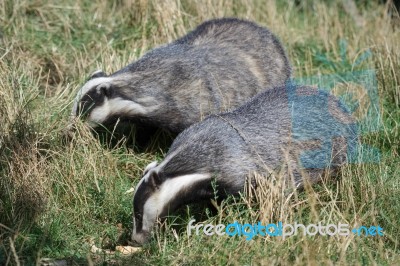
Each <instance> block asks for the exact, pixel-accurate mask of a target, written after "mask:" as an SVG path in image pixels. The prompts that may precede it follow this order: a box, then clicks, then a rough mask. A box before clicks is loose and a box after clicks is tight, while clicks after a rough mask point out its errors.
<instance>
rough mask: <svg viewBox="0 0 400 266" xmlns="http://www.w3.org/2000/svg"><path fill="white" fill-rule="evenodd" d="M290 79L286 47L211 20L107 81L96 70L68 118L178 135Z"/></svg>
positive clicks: (243, 27) (241, 26)
mask: <svg viewBox="0 0 400 266" xmlns="http://www.w3.org/2000/svg"><path fill="white" fill-rule="evenodd" d="M290 74H291V67H290V64H289V61H288V59H287V57H286V54H285V52H284V49H283V47H282V45H281V44H280V42H279V41H278V39H277V38H276V37H275V36H274V35H273V34H272V33H271V32H270V31H269V30H267V29H266V28H263V27H260V26H258V25H256V24H255V23H252V22H249V21H244V20H240V19H235V18H223V19H214V20H210V21H207V22H205V23H203V24H201V25H199V26H198V27H197V28H196V29H194V30H193V31H192V32H190V33H188V34H187V35H186V36H183V37H182V38H180V39H178V40H176V41H174V42H172V43H170V44H167V45H165V46H161V47H159V48H156V49H154V50H151V51H149V52H148V53H147V54H145V55H144V56H143V57H142V58H141V59H139V60H138V61H136V62H134V63H132V64H130V65H128V66H126V67H125V68H123V69H121V70H119V71H117V72H115V73H113V74H111V75H109V76H107V75H106V74H105V73H103V72H101V71H97V72H95V73H94V74H93V75H92V76H91V78H90V79H89V80H88V81H87V82H86V84H84V86H83V87H82V88H81V90H80V91H79V92H78V94H77V96H76V99H75V102H74V106H73V110H72V114H71V116H72V118H75V117H77V116H81V117H82V118H84V119H85V121H86V122H87V123H88V124H89V125H91V126H92V127H96V126H97V125H98V124H103V125H105V126H111V127H112V126H114V125H115V123H116V121H119V122H121V121H129V123H134V124H141V125H143V126H151V127H157V128H163V129H166V130H168V131H170V132H175V133H179V132H181V131H182V130H183V129H185V128H187V127H188V126H190V125H191V124H193V123H195V122H198V121H200V120H201V119H202V118H203V117H205V116H206V115H209V114H212V113H219V112H221V111H226V110H229V109H230V108H233V107H237V106H239V105H240V104H242V103H243V102H245V101H246V100H248V99H249V98H251V97H252V96H254V95H256V94H257V93H259V92H260V91H262V90H263V89H264V88H268V87H275V86H280V85H283V84H284V83H285V81H286V80H288V79H289V77H290Z"/></svg>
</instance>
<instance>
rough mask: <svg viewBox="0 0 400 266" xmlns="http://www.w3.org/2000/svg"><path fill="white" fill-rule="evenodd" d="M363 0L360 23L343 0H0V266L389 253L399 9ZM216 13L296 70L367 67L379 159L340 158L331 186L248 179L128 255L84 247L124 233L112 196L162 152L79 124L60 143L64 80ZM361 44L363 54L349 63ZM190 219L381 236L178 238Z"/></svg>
mask: <svg viewBox="0 0 400 266" xmlns="http://www.w3.org/2000/svg"><path fill="white" fill-rule="evenodd" d="M357 3H358V2H357ZM362 4H364V1H360V3H359V5H358V8H359V10H358V11H359V16H360V18H361V20H362V25H361V26H360V23H357V22H355V18H354V17H352V16H351V15H349V14H348V13H347V12H346V10H345V6H344V5H343V2H342V1H333V2H325V1H303V2H301V3H300V4H296V2H295V1H294V2H292V1H284V0H282V1H272V0H266V1H257V0H254V1H252V0H239V1H234V0H205V1H179V0H167V1H162V2H159V1H151V0H137V1H129V0H122V1H111V2H110V1H100V0H95V1H87V0H78V1H72V0H67V1H62V2H54V1H46V0H34V1H28V0H15V1H11V0H4V1H1V2H0V44H1V45H0V77H1V78H0V264H1V263H3V264H8V265H13V264H18V263H21V264H24V263H25V264H34V263H36V262H39V261H40V259H41V258H44V257H56V258H68V261H69V262H70V263H71V264H74V263H75V264H78V263H82V264H85V263H88V262H94V263H102V262H104V263H108V264H113V263H114V264H118V263H119V264H124V263H125V264H132V263H148V264H165V263H170V264H176V263H177V264H202V263H210V264H218V263H228V264H244V263H252V264H271V263H273V264H317V263H318V264H319V263H324V264H334V263H335V264H380V263H386V264H394V263H396V262H397V261H399V249H398V243H399V234H400V233H399V230H398V229H397V225H398V222H397V221H398V217H399V215H400V207H399V204H398V197H399V196H400V194H399V181H398V178H397V177H398V174H399V172H400V168H399V167H398V165H399V160H398V158H399V150H400V148H399V147H400V143H399V139H400V138H399V130H398V129H399V119H400V113H399V103H400V72H399V71H398V70H399V69H400V52H399V49H398V43H399V40H400V30H399V27H398V24H396V23H397V22H396V21H398V14H396V12H395V11H394V9H393V7H392V6H391V5H380V4H378V3H372V2H371V3H367V4H365V5H362ZM388 14H390V15H388ZM393 14H394V15H393ZM222 16H235V17H240V18H245V19H250V20H254V21H256V22H258V23H260V24H261V25H264V26H267V27H268V28H270V29H271V31H273V32H274V33H275V34H276V35H277V36H279V38H280V39H281V41H282V43H283V44H284V45H285V47H286V50H287V52H288V55H289V57H290V60H291V61H292V63H293V65H294V76H295V77H307V76H313V75H316V74H332V73H334V71H335V70H334V69H332V68H331V67H330V66H329V65H326V64H324V63H323V62H321V61H320V60H318V58H317V56H316V55H318V54H324V55H326V57H327V58H328V59H329V60H330V62H333V63H334V64H336V65H337V66H343V68H342V69H341V70H343V71H351V70H357V69H364V68H373V69H375V71H376V73H377V78H378V89H379V97H380V107H381V110H380V114H381V118H382V119H381V122H382V123H381V126H380V130H379V132H372V133H370V134H367V135H366V136H364V139H365V141H366V142H367V143H369V144H371V145H374V146H376V147H377V148H379V149H380V151H381V155H382V156H381V161H380V163H378V164H362V165H350V166H348V167H345V168H343V169H342V172H341V175H340V178H339V179H338V180H337V181H331V182H328V183H321V184H319V185H317V186H313V187H307V188H306V189H305V190H304V191H302V192H294V194H290V193H289V194H285V193H283V192H282V184H281V183H279V182H275V183H274V182H272V181H270V180H264V181H260V182H261V183H260V186H259V189H258V190H256V191H254V192H252V193H253V197H247V196H244V197H242V198H240V199H229V200H228V201H226V202H223V203H222V205H219V206H217V209H218V210H217V214H216V215H211V212H209V211H204V210H203V209H201V208H200V209H197V208H196V207H191V208H188V209H186V210H183V213H181V214H182V215H180V216H173V217H171V218H170V219H167V221H166V222H165V224H164V225H162V226H161V229H160V230H158V231H157V233H156V235H155V236H154V238H153V241H152V243H150V244H149V245H148V246H147V247H146V248H145V250H144V252H142V253H140V254H137V255H135V256H133V257H130V258H119V257H107V256H106V255H96V254H91V253H90V252H89V250H90V243H91V242H92V241H94V242H96V244H97V245H98V246H111V247H112V246H115V245H116V244H117V243H122V242H124V241H126V240H127V239H128V234H129V230H130V227H131V211H132V210H131V208H132V207H131V197H132V195H131V194H125V191H126V190H128V189H129V188H130V187H131V186H132V185H134V184H136V182H137V181H138V179H139V178H140V175H141V172H142V170H143V168H144V166H145V165H146V164H147V163H149V162H150V161H152V160H154V159H158V160H160V159H161V158H162V156H163V154H164V152H165V151H166V149H167V147H163V149H162V150H157V149H155V150H154V149H153V150H152V152H148V153H141V154H140V153H135V152H134V151H133V150H132V149H131V147H125V146H124V145H121V146H119V147H117V148H116V149H109V148H107V147H104V146H103V145H101V144H100V142H99V141H98V139H97V138H96V136H93V135H92V134H91V133H90V132H88V131H86V130H85V129H84V127H81V128H79V130H78V131H77V132H78V133H77V134H76V136H75V138H74V139H73V141H72V142H71V143H69V144H67V145H66V144H65V143H63V142H62V138H61V133H62V131H63V129H64V128H65V126H66V124H67V121H68V115H69V112H70V108H71V103H72V100H73V98H74V96H75V93H76V91H77V89H78V88H79V87H80V86H81V84H82V83H83V82H84V80H85V79H86V77H87V76H88V75H89V73H91V72H92V71H94V70H96V69H99V68H101V69H103V70H104V71H105V72H107V73H112V72H113V71H116V70H118V69H120V68H121V67H123V66H125V65H126V64H127V63H128V62H131V61H133V60H136V59H137V58H139V57H140V56H141V55H143V54H144V53H145V52H146V51H147V50H149V49H151V48H152V47H155V46H157V45H161V44H164V43H166V42H168V41H171V40H174V39H175V38H177V37H179V36H182V35H183V34H185V33H186V32H187V31H188V30H190V29H192V28H194V27H195V26H196V25H198V24H199V23H201V22H202V21H204V20H206V19H210V18H215V17H222ZM341 39H344V40H346V42H347V51H346V58H347V59H348V60H349V62H350V64H347V65H343V64H342V57H341V54H340V40H341ZM368 49H370V50H371V51H372V57H371V58H369V59H368V60H366V61H365V62H363V63H362V64H361V65H359V66H358V68H357V69H351V65H352V63H354V62H356V61H357V59H358V58H359V57H360V55H361V54H362V53H363V52H365V51H367V50H368ZM351 86H353V85H352V84H342V87H339V88H337V89H338V90H339V91H340V90H345V91H346V90H349V89H352V88H351ZM355 90H357V88H355ZM360 96H362V95H360ZM357 97H358V96H357ZM359 115H360V116H362V115H363V113H362V112H361V113H360V114H359ZM277 180H278V181H279V180H280V179H277ZM249 193H250V191H249ZM192 215H199V216H200V217H201V219H202V220H201V221H203V222H207V223H208V222H210V223H214V222H215V223H217V222H218V223H219V222H225V223H230V222H233V221H234V220H235V219H236V220H240V221H243V222H251V221H257V220H261V221H263V222H264V221H265V222H269V221H278V220H281V221H283V222H290V223H293V222H294V221H297V222H303V223H311V222H313V221H321V222H324V223H331V222H332V223H336V222H337V221H341V222H347V223H349V224H352V225H364V224H365V225H373V224H382V225H383V226H384V227H385V237H383V238H357V237H348V238H344V237H332V238H308V237H303V236H297V237H292V238H290V239H287V240H284V241H283V240H280V239H276V238H271V237H266V238H261V237H259V238H256V239H254V240H253V241H251V242H247V241H245V240H244V239H239V238H222V239H220V238H206V237H193V238H189V237H187V236H186V234H185V226H186V224H187V222H188V219H189V217H190V216H192ZM121 228H122V231H121ZM124 234H125V235H124ZM106 244H107V245H106Z"/></svg>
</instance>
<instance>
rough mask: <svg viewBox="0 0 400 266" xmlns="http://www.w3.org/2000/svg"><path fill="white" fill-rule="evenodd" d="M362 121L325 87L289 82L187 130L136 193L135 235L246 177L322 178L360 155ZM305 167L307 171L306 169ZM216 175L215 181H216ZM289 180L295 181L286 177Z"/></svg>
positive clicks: (235, 188)
mask: <svg viewBox="0 0 400 266" xmlns="http://www.w3.org/2000/svg"><path fill="white" fill-rule="evenodd" d="M356 133H357V127H356V125H355V123H354V121H353V119H352V118H351V116H350V114H349V113H348V112H347V111H346V109H345V108H344V107H343V106H342V104H341V103H340V102H339V101H338V100H337V99H336V98H335V97H333V96H330V95H329V94H327V93H326V92H323V91H319V90H315V89H311V88H309V87H299V86H295V85H287V86H286V87H281V88H276V89H272V90H267V91H265V92H263V93H261V94H259V95H257V96H255V97H254V98H253V99H251V100H250V101H249V102H247V103H245V104H244V105H243V106H241V107H239V108H237V109H235V110H233V111H232V112H227V113H222V114H216V115H211V116H209V117H207V118H206V119H205V120H203V121H201V122H199V123H196V124H194V125H192V126H191V127H189V128H188V129H186V130H185V131H183V132H182V133H181V134H180V135H178V137H177V138H176V139H175V141H174V143H173V144H172V146H171V148H170V150H169V151H168V153H167V155H166V157H165V159H164V160H163V161H162V162H161V163H160V164H159V165H157V164H156V163H152V164H150V165H149V166H148V167H147V168H146V170H145V173H144V177H143V178H142V179H141V181H140V183H139V184H138V185H137V189H136V192H135V196H134V201H133V202H134V228H133V235H132V239H133V240H135V241H137V242H139V243H143V242H144V241H145V240H146V239H147V237H148V233H149V232H150V230H151V228H152V226H153V224H154V222H155V221H156V218H157V217H163V216H165V215H166V214H167V213H168V212H172V211H174V209H176V208H177V207H179V206H180V205H182V204H186V203H190V202H196V201H199V200H203V199H207V198H213V197H214V196H215V195H214V188H213V186H212V182H216V183H215V184H216V185H217V193H218V196H219V197H220V198H221V197H222V198H223V197H224V196H226V195H227V194H233V195H235V194H237V193H238V192H240V191H242V189H243V187H244V183H245V179H246V176H248V175H249V174H252V173H254V172H257V173H259V174H261V175H265V176H268V174H270V173H271V172H272V171H280V172H281V173H282V171H283V172H284V173H285V176H289V173H292V174H293V176H294V179H295V184H294V185H296V186H301V184H302V182H303V178H302V177H304V176H305V177H306V178H308V179H309V181H310V182H315V181H316V180H318V178H319V176H320V174H322V173H323V171H324V169H326V168H331V169H332V168H335V167H336V166H338V165H341V164H343V163H345V162H346V161H347V160H348V159H349V158H350V157H351V158H353V157H352V156H353V155H354V151H355V149H356V144H357V134H356ZM302 172H305V174H304V175H303V174H302ZM213 180H214V181H213ZM288 180H289V179H288Z"/></svg>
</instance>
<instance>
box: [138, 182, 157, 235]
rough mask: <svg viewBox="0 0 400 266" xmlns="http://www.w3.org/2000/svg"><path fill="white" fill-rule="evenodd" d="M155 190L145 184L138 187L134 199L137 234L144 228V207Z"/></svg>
mask: <svg viewBox="0 0 400 266" xmlns="http://www.w3.org/2000/svg"><path fill="white" fill-rule="evenodd" d="M153 193H154V188H153V187H151V186H149V185H148V184H147V183H146V182H143V183H141V184H140V186H139V187H138V189H137V191H136V193H135V197H134V199H133V215H134V219H135V226H136V232H140V231H142V228H143V212H144V210H143V207H144V204H145V203H146V201H147V200H148V199H149V198H150V197H151V195H153Z"/></svg>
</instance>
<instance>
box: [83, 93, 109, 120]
mask: <svg viewBox="0 0 400 266" xmlns="http://www.w3.org/2000/svg"><path fill="white" fill-rule="evenodd" d="M104 97H105V94H103V93H102V91H101V90H97V88H93V89H91V90H90V91H89V92H88V93H86V94H85V95H84V96H83V97H82V98H81V100H80V102H79V104H78V109H77V113H78V114H80V115H81V117H83V118H86V117H87V116H88V115H89V114H90V112H91V111H92V110H93V109H94V108H95V107H96V106H100V105H102V104H103V103H104Z"/></svg>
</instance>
